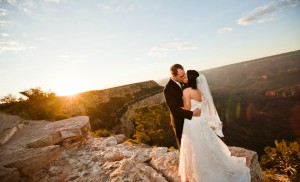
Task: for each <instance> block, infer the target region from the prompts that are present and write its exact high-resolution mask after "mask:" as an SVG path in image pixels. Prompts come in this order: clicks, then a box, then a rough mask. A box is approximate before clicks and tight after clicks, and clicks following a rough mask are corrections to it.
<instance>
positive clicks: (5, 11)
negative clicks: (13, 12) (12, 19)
mask: <svg viewBox="0 0 300 182" xmlns="http://www.w3.org/2000/svg"><path fill="white" fill-rule="evenodd" d="M7 13H8V11H7V10H6V9H3V8H0V17H1V16H2V17H3V16H6V15H7Z"/></svg>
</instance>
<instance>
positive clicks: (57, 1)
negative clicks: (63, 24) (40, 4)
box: [45, 0, 61, 3]
mask: <svg viewBox="0 0 300 182" xmlns="http://www.w3.org/2000/svg"><path fill="white" fill-rule="evenodd" d="M60 1H61V0H45V2H47V3H60Z"/></svg>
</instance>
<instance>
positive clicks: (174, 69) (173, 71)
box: [170, 64, 183, 76]
mask: <svg viewBox="0 0 300 182" xmlns="http://www.w3.org/2000/svg"><path fill="white" fill-rule="evenodd" d="M178 69H182V70H183V67H182V66H181V65H180V64H174V65H173V66H171V68H170V72H171V74H172V75H174V76H177V74H178Z"/></svg>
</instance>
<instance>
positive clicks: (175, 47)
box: [148, 41, 197, 56]
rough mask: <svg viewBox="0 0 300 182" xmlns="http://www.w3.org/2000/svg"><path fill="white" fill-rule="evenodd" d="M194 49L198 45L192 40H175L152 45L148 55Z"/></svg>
mask: <svg viewBox="0 0 300 182" xmlns="http://www.w3.org/2000/svg"><path fill="white" fill-rule="evenodd" d="M194 49H197V46H195V45H193V44H192V43H190V42H181V41H174V42H168V43H165V44H162V45H158V46H154V47H152V48H151V50H150V52H149V53H148V55H150V56H162V55H165V54H167V53H169V52H171V51H186V50H194Z"/></svg>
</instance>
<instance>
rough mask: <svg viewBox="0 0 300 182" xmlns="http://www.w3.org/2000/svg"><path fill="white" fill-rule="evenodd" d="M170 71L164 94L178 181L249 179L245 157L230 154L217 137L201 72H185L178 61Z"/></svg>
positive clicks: (213, 112)
mask: <svg viewBox="0 0 300 182" xmlns="http://www.w3.org/2000/svg"><path fill="white" fill-rule="evenodd" d="M170 73H171V79H170V80H169V82H168V83H167V85H166V87H165V89H164V96H165V101H166V103H167V105H168V107H169V110H170V113H171V123H172V126H173V128H174V132H175V135H176V141H177V145H178V149H180V150H179V151H180V159H179V171H178V172H179V175H180V178H181V181H182V182H186V181H189V182H250V180H251V176H250V169H249V168H248V167H247V166H246V159H245V158H244V157H234V156H231V153H230V151H229V149H228V147H227V146H226V144H225V143H224V142H223V141H222V140H221V139H220V138H219V137H218V136H220V137H223V133H222V122H221V121H220V118H219V115H218V113H217V110H216V108H215V105H214V102H213V98H212V95H211V92H210V89H209V86H208V84H207V81H206V79H205V77H204V75H202V74H199V73H198V72H197V71H195V70H188V71H187V73H185V71H184V68H183V67H182V66H181V65H180V64H174V65H173V66H171V68H170ZM183 84H184V85H183Z"/></svg>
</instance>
